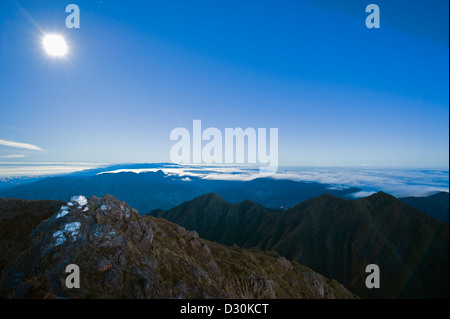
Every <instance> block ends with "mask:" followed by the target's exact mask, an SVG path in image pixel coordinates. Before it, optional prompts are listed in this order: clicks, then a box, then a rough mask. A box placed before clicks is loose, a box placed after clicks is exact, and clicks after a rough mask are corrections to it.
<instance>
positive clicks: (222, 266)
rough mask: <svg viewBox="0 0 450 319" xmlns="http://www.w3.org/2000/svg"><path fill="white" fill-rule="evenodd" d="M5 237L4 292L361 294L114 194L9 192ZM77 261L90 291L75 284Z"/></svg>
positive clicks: (0, 217) (1, 208)
mask: <svg viewBox="0 0 450 319" xmlns="http://www.w3.org/2000/svg"><path fill="white" fill-rule="evenodd" d="M31 217H33V218H31ZM24 225H26V227H25V226H24ZM0 242H1V247H2V251H1V255H2V258H1V264H0V267H1V269H0V270H1V277H0V297H2V298H356V297H357V296H356V295H354V294H352V293H351V292H349V291H348V290H347V289H345V288H344V287H343V286H342V285H341V284H340V283H338V282H337V281H335V280H330V279H328V278H326V277H324V276H322V275H319V274H317V273H315V272H313V271H312V270H310V269H309V268H307V267H304V266H302V265H300V264H298V263H296V262H291V261H289V260H287V259H286V258H284V257H280V256H279V255H278V254H277V253H275V252H264V251H261V250H259V249H239V248H237V247H229V246H224V245H221V244H218V243H215V242H209V241H206V240H203V239H201V238H200V237H199V236H198V234H197V233H196V232H195V231H189V230H186V229H185V228H183V227H181V226H178V225H177V224H174V223H171V222H169V221H166V220H164V219H160V218H155V217H151V216H140V215H139V214H138V212H137V211H136V210H135V209H133V208H132V207H130V206H128V205H127V204H126V203H125V202H122V201H119V200H118V199H116V198H115V197H112V196H109V195H105V196H104V197H102V198H98V197H95V196H93V197H89V198H85V197H84V196H73V197H72V198H71V199H70V200H69V202H67V203H65V202H63V203H61V202H53V201H45V202H43V201H25V200H14V199H0ZM71 264H75V265H77V266H78V268H79V274H80V281H79V283H80V288H69V287H68V286H67V284H66V279H67V277H68V276H69V275H70V273H68V272H66V267H67V266H68V265H71Z"/></svg>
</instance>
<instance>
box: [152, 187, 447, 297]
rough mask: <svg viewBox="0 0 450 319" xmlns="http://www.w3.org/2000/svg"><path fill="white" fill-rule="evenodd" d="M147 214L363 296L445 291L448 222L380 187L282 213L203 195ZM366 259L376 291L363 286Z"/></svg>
mask: <svg viewBox="0 0 450 319" xmlns="http://www.w3.org/2000/svg"><path fill="white" fill-rule="evenodd" d="M441 196H442V195H439V197H441ZM447 198H448V194H447ZM151 215H152V216H157V217H163V218H165V219H167V220H169V221H172V222H175V223H177V224H180V225H182V226H183V227H186V228H187V229H190V230H195V231H197V232H198V233H199V235H200V236H201V237H203V238H206V239H208V240H212V241H217V242H219V243H223V244H227V245H231V244H237V245H239V246H242V247H247V248H249V247H258V248H260V249H263V250H275V251H276V252H278V253H279V254H280V255H282V256H285V257H286V258H288V259H291V260H295V261H297V262H299V263H301V264H304V265H306V266H308V267H310V268H312V269H313V270H315V271H317V272H319V273H321V274H323V275H325V276H327V277H329V278H333V279H336V280H337V281H339V282H341V283H343V284H344V285H345V286H346V287H347V288H348V289H349V290H351V291H354V292H355V293H357V294H358V295H359V296H361V297H363V298H396V297H399V298H448V296H449V258H448V257H449V255H448V252H449V229H448V224H447V223H444V222H441V221H438V220H436V219H435V218H432V217H430V216H427V215H426V214H424V213H422V212H421V211H419V210H417V209H415V208H413V207H411V206H408V205H406V204H405V203H403V202H402V201H400V200H398V199H396V198H395V197H393V196H390V195H388V194H385V193H383V192H379V193H377V194H374V195H372V196H369V197H366V198H362V199H358V200H353V201H350V200H345V199H341V198H337V197H335V196H332V195H329V194H325V195H321V196H319V197H316V198H312V199H309V200H307V201H305V202H303V203H301V204H298V205H296V206H294V207H292V208H290V209H288V210H286V211H279V210H274V209H268V208H265V207H263V206H261V205H259V204H257V203H255V202H252V201H249V200H246V201H243V202H240V203H236V204H230V203H228V202H226V201H224V200H223V199H222V198H221V197H220V196H218V195H217V194H207V195H203V196H200V197H198V198H196V199H194V200H192V201H189V202H186V203H183V204H181V205H179V206H178V207H175V208H172V209H169V210H167V211H162V210H155V211H152V212H151ZM372 263H374V264H377V265H378V266H379V267H380V271H381V288H380V289H371V290H369V289H367V288H366V286H365V278H366V274H365V267H366V265H368V264H372Z"/></svg>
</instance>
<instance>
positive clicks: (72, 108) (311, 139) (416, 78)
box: [0, 0, 449, 169]
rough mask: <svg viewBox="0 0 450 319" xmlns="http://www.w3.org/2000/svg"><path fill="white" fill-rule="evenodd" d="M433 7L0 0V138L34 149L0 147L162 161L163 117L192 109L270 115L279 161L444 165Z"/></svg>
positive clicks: (181, 122) (166, 144)
mask: <svg viewBox="0 0 450 319" xmlns="http://www.w3.org/2000/svg"><path fill="white" fill-rule="evenodd" d="M69 3H75V4H77V5H78V6H79V7H80V11H81V28H80V29H67V28H66V27H65V19H66V16H67V14H66V13H65V6H66V5H67V4H69ZM369 3H376V4H378V5H379V7H380V10H381V28H380V29H368V28H366V26H365V18H366V16H367V15H368V14H367V13H365V6H366V5H367V4H369ZM448 6H449V3H448V1H437V0H432V1H406V0H404V1H400V0H389V1H373V2H367V1H359V0H354V1H345V3H343V1H275V0H273V1H108V0H102V1H81V0H73V1H71V2H67V3H66V2H64V1H43V0H42V1H35V0H34V1H12V0H6V1H5V0H2V1H1V3H0V140H6V141H15V142H22V143H30V144H32V145H38V146H39V147H41V148H42V149H43V150H42V151H36V150H29V149H24V148H14V147H10V146H6V145H1V144H0V161H3V162H5V161H19V160H20V161H31V162H39V161H42V162H90V163H92V162H98V163H119V162H164V161H169V160H170V157H169V152H170V148H171V147H172V145H173V144H174V142H173V141H170V140H169V135H170V132H171V130H172V129H174V128H176V127H180V126H181V127H186V128H188V129H189V130H192V121H193V120H194V119H200V120H202V124H203V126H204V128H206V127H210V126H212V127H217V128H219V129H221V130H224V129H225V127H243V128H246V127H254V128H257V127H265V128H270V127H276V128H278V129H279V162H280V165H301V166H304V165H306V166H307V165H315V166H358V165H372V166H401V167H430V168H444V169H448V163H449V155H448V154H449V136H448V134H449V119H448V117H449V91H448V86H449V73H448V72H449V71H448V70H449V42H448V36H449V32H448V26H449V20H448V9H449V8H448ZM45 33H60V34H63V35H64V37H65V38H66V40H67V42H68V45H69V54H68V56H66V57H64V58H62V59H55V58H52V57H49V56H47V55H46V54H45V52H44V50H43V49H42V46H41V38H42V36H43V34H45ZM9 155H20V156H23V157H21V158H17V157H16V158H7V156H9Z"/></svg>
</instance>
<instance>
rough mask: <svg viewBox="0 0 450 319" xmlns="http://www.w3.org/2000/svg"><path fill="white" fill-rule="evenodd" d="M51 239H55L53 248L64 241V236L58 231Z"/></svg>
mask: <svg viewBox="0 0 450 319" xmlns="http://www.w3.org/2000/svg"><path fill="white" fill-rule="evenodd" d="M53 238H56V243H55V246H59V245H61V244H62V243H64V242H65V241H66V236H64V233H63V231H62V230H58V231H56V232H55V233H54V234H53Z"/></svg>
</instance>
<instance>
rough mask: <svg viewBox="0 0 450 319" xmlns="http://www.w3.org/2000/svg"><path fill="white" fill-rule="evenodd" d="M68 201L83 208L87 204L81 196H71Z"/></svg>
mask: <svg viewBox="0 0 450 319" xmlns="http://www.w3.org/2000/svg"><path fill="white" fill-rule="evenodd" d="M70 201H71V202H72V203H73V204H78V206H85V205H87V203H88V201H87V199H86V197H84V196H83V195H78V196H72V197H71V198H70Z"/></svg>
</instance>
